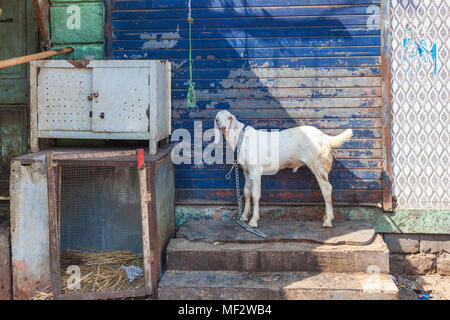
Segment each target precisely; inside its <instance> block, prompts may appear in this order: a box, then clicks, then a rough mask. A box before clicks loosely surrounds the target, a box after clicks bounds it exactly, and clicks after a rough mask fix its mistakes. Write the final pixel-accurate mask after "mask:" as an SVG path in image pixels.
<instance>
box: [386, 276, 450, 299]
mask: <svg viewBox="0 0 450 320" xmlns="http://www.w3.org/2000/svg"><path fill="white" fill-rule="evenodd" d="M395 280H396V283H397V287H398V291H399V299H400V300H450V276H441V275H399V276H398V277H395ZM395 280H394V281H395Z"/></svg>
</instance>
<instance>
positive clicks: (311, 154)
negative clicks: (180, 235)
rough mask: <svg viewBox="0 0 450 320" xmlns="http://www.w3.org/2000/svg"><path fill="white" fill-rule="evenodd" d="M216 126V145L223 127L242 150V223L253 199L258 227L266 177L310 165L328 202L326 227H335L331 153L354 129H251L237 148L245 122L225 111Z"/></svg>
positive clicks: (252, 223)
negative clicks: (327, 131) (338, 131)
mask: <svg viewBox="0 0 450 320" xmlns="http://www.w3.org/2000/svg"><path fill="white" fill-rule="evenodd" d="M214 126H215V130H216V131H215V141H214V142H215V143H219V141H220V133H219V132H218V130H219V128H220V130H221V131H222V134H223V135H224V137H225V140H226V141H227V143H228V144H229V146H230V148H231V150H233V151H235V149H236V147H238V150H237V152H238V154H237V162H238V164H239V165H240V166H241V167H242V170H243V171H244V176H245V187H244V198H245V207H244V212H243V213H242V216H241V218H240V219H241V221H244V222H247V221H248V215H249V212H250V197H251V200H252V202H253V216H252V219H251V220H250V222H249V223H248V225H249V226H250V227H253V228H257V227H258V220H259V199H260V197H261V175H262V174H274V173H276V172H277V171H278V170H281V169H285V168H292V169H293V170H292V171H293V172H297V170H298V168H300V167H301V166H303V165H306V166H307V167H308V168H309V169H310V170H311V172H312V173H313V174H314V176H315V177H316V179H317V181H318V183H319V186H320V189H321V191H322V194H323V197H324V199H325V215H324V217H323V227H332V224H331V221H332V220H333V218H334V215H333V205H332V197H331V192H332V187H331V184H330V182H329V181H328V173H329V172H330V170H331V165H332V162H333V156H332V153H331V150H332V148H336V147H339V146H340V145H342V144H343V143H344V142H345V141H347V140H349V139H350V138H351V137H352V135H353V132H352V130H351V129H347V130H345V131H344V132H343V133H341V134H339V135H337V136H334V137H332V136H329V135H326V134H324V133H323V132H321V131H320V130H319V129H317V128H315V127H311V126H299V127H295V128H290V129H286V130H282V131H279V132H268V131H264V130H256V129H254V128H253V127H251V126H247V127H246V128H245V131H244V134H243V137H242V141H241V144H240V146H237V144H238V141H239V135H240V133H241V131H242V129H243V128H244V124H243V123H241V122H239V121H237V120H236V118H235V117H234V116H233V115H232V114H231V113H230V112H228V111H225V110H223V111H219V112H218V113H217V115H216V118H215V121H214ZM274 142H275V143H274Z"/></svg>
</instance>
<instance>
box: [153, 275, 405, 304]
mask: <svg viewBox="0 0 450 320" xmlns="http://www.w3.org/2000/svg"><path fill="white" fill-rule="evenodd" d="M397 294H398V292H397V287H396V286H395V284H394V283H393V281H392V280H391V278H390V276H389V275H387V274H367V273H324V272H321V273H318V272H278V273H265V272H264V273H248V272H233V271H178V270H169V271H166V273H165V275H164V277H163V278H162V280H161V282H160V284H159V299H162V300H205V299H206V300H209V299H218V300H247V299H255V300H268V299H270V300H303V299H308V300H334V299H339V300H354V299H357V300H365V299H370V300H374V299H384V300H392V299H397Z"/></svg>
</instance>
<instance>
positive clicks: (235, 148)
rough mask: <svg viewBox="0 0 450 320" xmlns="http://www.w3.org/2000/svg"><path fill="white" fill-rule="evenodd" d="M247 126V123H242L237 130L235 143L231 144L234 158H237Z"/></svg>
mask: <svg viewBox="0 0 450 320" xmlns="http://www.w3.org/2000/svg"><path fill="white" fill-rule="evenodd" d="M246 128H247V125H245V124H243V125H242V128H241V130H239V133H238V134H237V140H236V144H235V145H234V146H233V155H234V159H237V157H238V154H239V151H240V149H241V144H242V140H243V139H244V134H245V129H246Z"/></svg>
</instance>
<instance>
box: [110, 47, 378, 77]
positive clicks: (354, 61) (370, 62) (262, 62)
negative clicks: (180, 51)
mask: <svg viewBox="0 0 450 320" xmlns="http://www.w3.org/2000/svg"><path fill="white" fill-rule="evenodd" d="M158 52H160V51H158ZM112 55H113V57H114V59H146V58H147V57H146V56H145V52H134V54H131V55H130V54H129V53H125V52H123V51H120V50H119V51H113V53H112ZM187 58H188V55H186V56H185V57H182V58H177V59H170V60H171V62H172V65H173V67H174V69H186V70H187V69H188V67H189V64H188V60H187ZM157 59H165V57H164V56H163V55H162V54H161V55H160V56H158V57H157ZM380 63H381V60H380V57H377V56H370V57H339V58H336V57H331V58H330V57H315V58H311V57H308V58H304V57H293V58H277V59H267V58H251V59H194V60H193V61H192V65H193V68H194V69H195V70H198V69H212V68H216V69H219V70H220V69H237V68H301V67H378V66H379V65H380ZM194 74H195V72H194Z"/></svg>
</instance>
